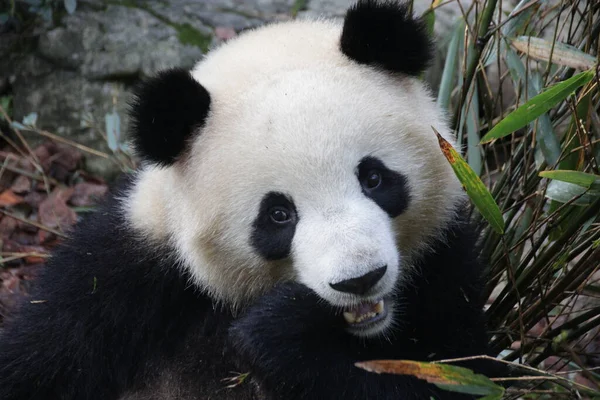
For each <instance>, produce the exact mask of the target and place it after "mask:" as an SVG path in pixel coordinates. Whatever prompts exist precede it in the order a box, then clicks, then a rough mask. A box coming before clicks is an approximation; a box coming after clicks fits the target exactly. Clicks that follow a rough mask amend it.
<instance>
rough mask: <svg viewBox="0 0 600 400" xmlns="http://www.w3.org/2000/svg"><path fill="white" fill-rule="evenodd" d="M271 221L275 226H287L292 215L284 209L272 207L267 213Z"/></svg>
mask: <svg viewBox="0 0 600 400" xmlns="http://www.w3.org/2000/svg"><path fill="white" fill-rule="evenodd" d="M269 216H270V217H271V221H273V222H275V223H276V224H287V223H288V222H291V221H292V214H291V213H290V211H289V210H287V209H286V208H284V207H273V208H272V209H271V211H270V212H269Z"/></svg>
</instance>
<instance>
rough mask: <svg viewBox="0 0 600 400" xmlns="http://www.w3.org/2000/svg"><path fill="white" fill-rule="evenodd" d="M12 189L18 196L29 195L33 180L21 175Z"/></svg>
mask: <svg viewBox="0 0 600 400" xmlns="http://www.w3.org/2000/svg"><path fill="white" fill-rule="evenodd" d="M10 188H11V190H12V191H13V192H15V193H18V194H24V193H28V192H29V191H30V190H31V179H29V178H28V177H26V176H23V175H19V176H18V177H17V179H15V181H14V182H13V184H12V186H11V187H10Z"/></svg>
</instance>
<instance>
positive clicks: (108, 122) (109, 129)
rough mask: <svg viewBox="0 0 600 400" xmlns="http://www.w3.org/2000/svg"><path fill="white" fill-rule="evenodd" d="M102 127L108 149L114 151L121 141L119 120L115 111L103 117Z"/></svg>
mask: <svg viewBox="0 0 600 400" xmlns="http://www.w3.org/2000/svg"><path fill="white" fill-rule="evenodd" d="M104 125H105V129H106V140H107V142H108V147H109V148H110V149H111V150H112V151H116V150H117V148H118V147H119V142H120V141H121V118H120V117H119V114H118V113H117V112H116V111H115V110H113V111H112V112H110V113H107V114H106V115H105V116H104Z"/></svg>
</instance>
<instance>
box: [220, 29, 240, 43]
mask: <svg viewBox="0 0 600 400" xmlns="http://www.w3.org/2000/svg"><path fill="white" fill-rule="evenodd" d="M236 35H237V33H236V32H235V29H233V28H232V27H229V26H217V27H216V28H215V36H216V37H217V39H220V40H223V41H225V40H229V39H232V38H234V37H235V36H236Z"/></svg>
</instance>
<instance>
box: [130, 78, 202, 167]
mask: <svg viewBox="0 0 600 400" xmlns="http://www.w3.org/2000/svg"><path fill="white" fill-rule="evenodd" d="M209 108H210V94H209V93H208V91H207V90H206V89H205V88H204V87H203V86H202V85H201V84H200V83H199V82H198V81H196V80H195V79H194V78H193V77H192V75H191V74H190V72H189V71H186V70H183V69H170V70H166V71H163V72H160V73H158V74H157V75H156V76H154V77H152V78H150V79H147V80H145V81H144V82H142V83H141V84H140V85H138V87H137V88H136V90H135V92H134V98H133V101H132V103H131V110H130V116H131V138H132V140H133V144H134V146H135V149H136V151H137V152H138V154H139V155H140V156H141V157H143V159H145V160H146V161H150V162H153V163H155V164H159V165H171V164H173V163H174V162H175V161H176V160H177V158H178V157H179V156H180V155H181V153H182V152H183V151H184V150H185V148H186V146H187V144H188V142H189V141H190V139H191V137H192V136H193V134H194V132H196V131H197V129H198V128H199V127H201V126H202V125H203V124H204V122H205V120H206V116H207V115H208V111H209Z"/></svg>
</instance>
